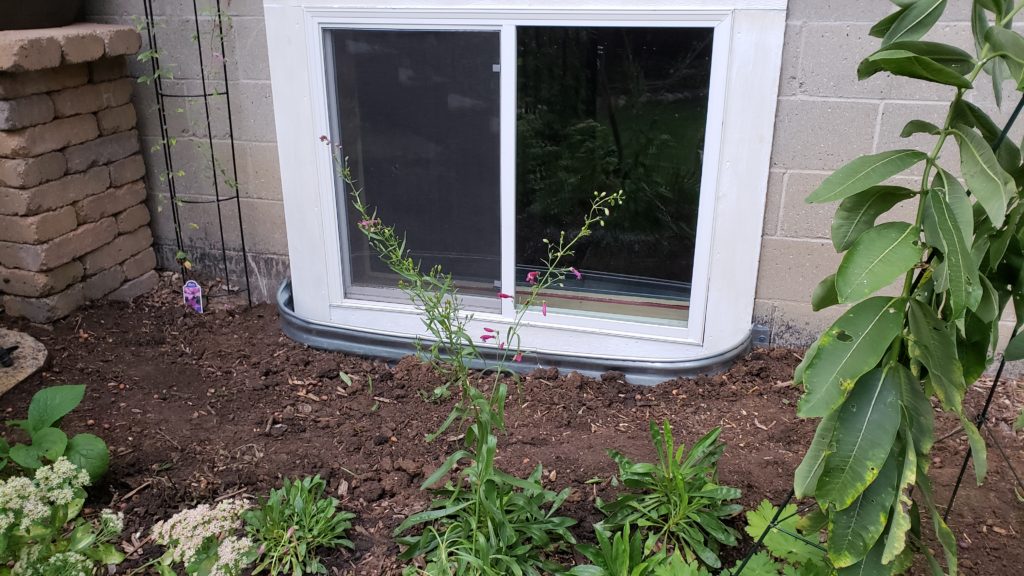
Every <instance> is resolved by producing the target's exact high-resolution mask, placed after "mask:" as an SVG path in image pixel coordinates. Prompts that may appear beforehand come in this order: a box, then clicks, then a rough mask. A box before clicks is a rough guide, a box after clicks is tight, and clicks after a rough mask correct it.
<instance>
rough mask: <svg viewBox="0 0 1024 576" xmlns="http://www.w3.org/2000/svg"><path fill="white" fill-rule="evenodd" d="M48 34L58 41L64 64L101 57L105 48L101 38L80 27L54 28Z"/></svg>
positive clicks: (90, 60) (89, 60)
mask: <svg viewBox="0 0 1024 576" xmlns="http://www.w3.org/2000/svg"><path fill="white" fill-rule="evenodd" d="M49 34H50V35H52V36H53V37H54V38H56V39H57V41H58V42H60V51H61V59H62V60H63V62H64V64H78V63H81V62H92V61H93V60H98V59H100V58H102V57H103V53H104V51H105V50H106V48H105V46H104V44H103V38H100V37H99V36H97V35H96V34H94V33H92V32H91V31H89V30H86V29H84V28H82V27H78V26H66V27H63V28H54V29H51V30H50V32H49Z"/></svg>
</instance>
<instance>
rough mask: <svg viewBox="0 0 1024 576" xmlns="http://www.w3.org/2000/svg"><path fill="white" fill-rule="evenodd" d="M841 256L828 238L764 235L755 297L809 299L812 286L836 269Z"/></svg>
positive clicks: (798, 300) (763, 298)
mask: <svg viewBox="0 0 1024 576" xmlns="http://www.w3.org/2000/svg"><path fill="white" fill-rule="evenodd" d="M841 258H842V257H841V255H839V254H836V251H835V250H834V249H833V248H832V243H831V242H829V241H828V240H799V239H792V238H764V239H763V240H762V243H761V263H760V266H759V267H758V276H757V297H758V298H760V299H762V300H789V301H796V302H810V298H811V292H812V291H813V290H814V287H815V286H817V285H818V282H820V281H821V279H822V278H824V277H825V276H828V275H829V274H830V273H832V272H834V271H835V270H836V268H837V267H838V266H839V261H840V260H841Z"/></svg>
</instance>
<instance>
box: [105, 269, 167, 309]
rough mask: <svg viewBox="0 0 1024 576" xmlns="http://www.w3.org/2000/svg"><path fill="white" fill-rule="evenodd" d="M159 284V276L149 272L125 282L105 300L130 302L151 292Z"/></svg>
mask: <svg viewBox="0 0 1024 576" xmlns="http://www.w3.org/2000/svg"><path fill="white" fill-rule="evenodd" d="M159 284H160V275H159V274H157V273H156V272H155V271H153V270H150V271H149V272H146V273H145V274H143V275H142V276H139V277H138V278H136V279H134V280H129V281H127V282H125V283H124V284H123V285H122V286H121V287H120V288H118V289H117V290H115V291H113V292H111V293H110V295H109V296H107V298H109V299H110V300H120V301H123V302H130V301H132V300H135V299H136V298H138V297H139V296H142V295H143V294H146V293H148V292H152V291H153V289H155V288H156V287H157V286H158V285H159Z"/></svg>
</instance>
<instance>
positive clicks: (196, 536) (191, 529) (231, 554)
mask: <svg viewBox="0 0 1024 576" xmlns="http://www.w3.org/2000/svg"><path fill="white" fill-rule="evenodd" d="M248 507H249V505H248V503H246V502H245V501H244V500H240V499H230V500H225V501H223V502H221V503H219V504H217V506H215V507H211V506H210V505H209V504H200V505H199V506H196V507H195V508H190V509H188V510H183V511H181V512H179V513H177V514H175V515H174V516H172V517H171V518H170V519H169V520H165V521H161V522H157V523H156V525H155V526H153V531H152V534H153V539H154V540H156V542H157V543H158V544H162V545H164V546H166V547H167V549H168V551H170V552H171V557H172V559H173V560H174V561H175V562H181V563H183V564H185V565H188V564H190V563H191V562H192V560H193V557H194V556H195V555H196V553H197V552H199V550H200V549H201V548H202V547H203V543H204V542H206V541H207V539H209V538H213V539H216V540H217V541H219V545H218V547H217V563H216V565H214V567H213V569H212V570H211V571H210V576H232V575H234V574H237V573H238V571H239V570H240V569H241V568H242V567H243V566H244V565H245V558H244V557H245V555H246V553H247V552H248V551H249V550H251V549H252V548H253V544H252V541H250V540H249V539H248V538H238V537H236V536H233V535H232V534H233V533H234V532H236V531H237V530H238V529H239V528H240V527H241V516H242V512H244V511H245V510H246V509H247V508H248Z"/></svg>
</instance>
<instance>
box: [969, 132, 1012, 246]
mask: <svg viewBox="0 0 1024 576" xmlns="http://www.w3.org/2000/svg"><path fill="white" fill-rule="evenodd" d="M956 134H957V141H958V142H959V143H960V170H961V171H962V172H963V175H964V180H966V181H967V186H968V187H969V188H970V189H971V193H973V194H974V197H975V198H977V199H978V202H979V203H980V204H981V206H982V208H984V209H985V213H986V214H988V218H989V220H990V221H991V222H992V224H993V225H994V226H995V227H997V228H998V227H1000V226H1002V225H1003V220H1004V218H1005V215H1006V205H1007V202H1008V199H1009V197H1010V195H1011V194H1013V193H1014V192H1015V190H1016V185H1015V183H1014V181H1013V177H1011V176H1010V175H1009V174H1007V173H1006V171H1005V170H1003V168H1002V166H1000V165H999V161H998V160H997V159H996V155H995V153H994V152H993V151H992V148H990V147H989V145H988V142H986V141H985V139H984V138H982V137H981V135H980V134H978V133H977V132H975V131H973V130H968V129H962V130H957V131H956Z"/></svg>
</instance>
